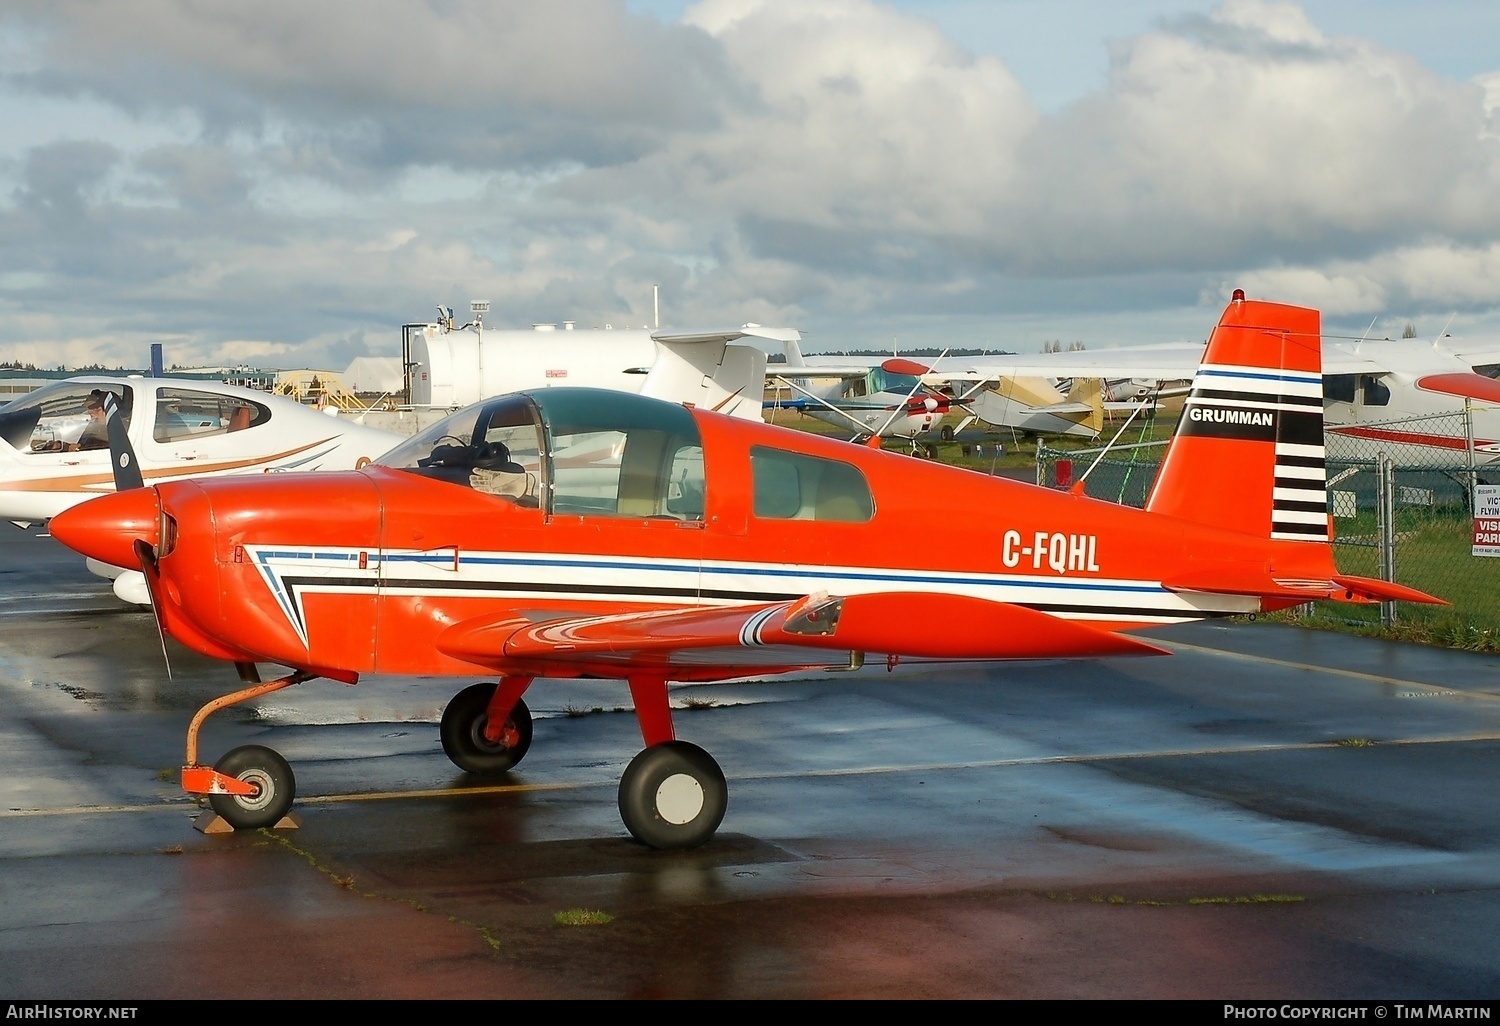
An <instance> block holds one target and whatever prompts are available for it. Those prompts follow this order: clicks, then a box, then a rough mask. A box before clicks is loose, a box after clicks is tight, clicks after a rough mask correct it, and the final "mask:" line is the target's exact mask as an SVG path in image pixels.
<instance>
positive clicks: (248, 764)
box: [208, 745, 297, 830]
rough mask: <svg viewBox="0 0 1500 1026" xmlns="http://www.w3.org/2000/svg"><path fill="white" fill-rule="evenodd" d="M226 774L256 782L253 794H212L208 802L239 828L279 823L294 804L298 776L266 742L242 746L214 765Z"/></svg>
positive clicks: (246, 781)
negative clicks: (265, 745) (264, 744)
mask: <svg viewBox="0 0 1500 1026" xmlns="http://www.w3.org/2000/svg"><path fill="white" fill-rule="evenodd" d="M214 769H215V770H216V771H217V772H219V773H222V774H224V775H225V776H226V777H234V778H235V779H236V780H243V781H244V782H245V783H247V784H253V785H254V786H255V787H256V789H257V790H256V792H255V793H254V794H251V795H238V794H211V795H209V796H208V804H209V805H210V806H212V808H213V810H214V812H216V813H218V814H219V816H220V817H221V818H222V819H223V820H224V822H226V823H228V824H229V825H230V826H232V827H234V828H235V829H236V830H254V829H257V828H259V827H268V826H275V825H276V824H277V823H278V822H280V821H281V817H282V816H285V815H286V814H287V812H288V810H290V809H291V807H292V799H293V798H295V797H296V796H297V779H296V777H294V776H293V775H292V767H291V766H289V765H288V764H287V761H286V760H285V759H283V758H282V757H281V756H280V755H277V754H276V753H275V752H273V751H272V750H271V749H269V748H266V747H264V746H263V745H241V746H240V747H239V748H236V749H234V750H232V751H230V752H229V753H228V754H227V755H225V756H224V758H222V759H220V760H219V761H218V762H217V763H215V764H214Z"/></svg>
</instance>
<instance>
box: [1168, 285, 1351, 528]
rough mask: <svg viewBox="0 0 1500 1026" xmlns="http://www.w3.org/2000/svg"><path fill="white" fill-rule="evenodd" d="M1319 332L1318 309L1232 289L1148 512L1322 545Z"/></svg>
mask: <svg viewBox="0 0 1500 1026" xmlns="http://www.w3.org/2000/svg"><path fill="white" fill-rule="evenodd" d="M1321 330H1322V329H1321V325H1320V318H1319V315H1318V311H1316V310H1309V309H1306V308H1304V307H1297V306H1283V305H1281V304H1278V303H1264V302H1259V301H1256V300H1247V299H1246V298H1245V294H1244V293H1243V292H1242V291H1240V290H1239V289H1236V290H1235V293H1234V299H1233V300H1231V301H1230V304H1229V306H1228V307H1227V308H1226V309H1225V311H1224V315H1223V316H1222V317H1221V318H1220V319H1219V323H1218V326H1217V327H1215V328H1214V331H1213V334H1212V335H1210V336H1209V339H1208V347H1207V349H1205V350H1204V353H1203V362H1202V365H1201V366H1199V368H1198V373H1197V374H1196V375H1195V376H1194V378H1193V387H1192V391H1191V392H1190V393H1189V395H1188V397H1187V400H1186V403H1185V404H1184V406H1183V410H1182V419H1181V420H1180V421H1179V422H1178V424H1177V433H1176V434H1175V435H1174V436H1173V438H1172V442H1171V444H1170V445H1169V446H1168V447H1167V455H1166V458H1165V459H1164V460H1163V461H1162V465H1161V471H1160V473H1158V474H1157V477H1156V483H1155V484H1154V485H1153V486H1152V490H1151V497H1150V498H1149V499H1148V500H1147V502H1146V508H1147V509H1148V510H1151V511H1152V512H1155V513H1164V514H1167V515H1169V516H1175V517H1181V518H1182V519H1184V520H1191V521H1194V522H1197V523H1203V524H1212V525H1214V526H1217V527H1226V528H1229V529H1231V530H1236V531H1241V532H1243V533H1245V534H1252V535H1256V536H1257V537H1261V538H1267V537H1269V538H1272V539H1280V540H1287V541H1309V542H1327V541H1329V537H1328V490H1327V478H1326V475H1325V472H1324V464H1323V377H1322V368H1323V359H1322V337H1321Z"/></svg>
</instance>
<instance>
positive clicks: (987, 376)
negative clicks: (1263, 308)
mask: <svg viewBox="0 0 1500 1026" xmlns="http://www.w3.org/2000/svg"><path fill="white" fill-rule="evenodd" d="M1202 357H1203V344H1202V343H1198V342H1184V343H1166V344H1163V345H1156V346H1135V347H1131V348H1122V349H1098V350H1091V349H1079V350H1074V351H1071V352H1065V353H1019V354H1016V355H1013V356H1011V355H1002V356H960V357H953V358H950V359H947V360H943V361H940V362H938V363H937V365H936V366H933V367H928V368H926V374H927V376H929V377H931V378H941V379H943V380H945V381H993V380H996V379H999V378H1017V377H1033V378H1145V379H1152V378H1154V379H1156V380H1160V381H1177V380H1181V379H1185V378H1191V377H1192V376H1193V374H1194V373H1195V372H1196V371H1197V369H1198V364H1199V362H1200V360H1201V359H1202ZM908 362H913V363H915V361H908ZM909 373H914V372H909Z"/></svg>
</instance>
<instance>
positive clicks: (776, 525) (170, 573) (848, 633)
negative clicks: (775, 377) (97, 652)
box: [52, 293, 1440, 848]
mask: <svg viewBox="0 0 1500 1026" xmlns="http://www.w3.org/2000/svg"><path fill="white" fill-rule="evenodd" d="M1318 339H1319V316H1318V312H1317V311H1316V310H1308V309H1303V308H1298V307H1290V306H1280V305H1276V304H1272V303H1265V302H1253V301H1248V300H1246V299H1244V298H1243V294H1242V293H1236V295H1235V298H1234V299H1233V301H1232V302H1231V303H1230V304H1229V305H1228V307H1227V308H1226V309H1225V311H1224V314H1223V316H1222V318H1221V319H1220V322H1219V324H1218V326H1217V327H1216V328H1215V330H1214V332H1213V334H1212V336H1211V337H1210V340H1209V343H1208V350H1207V353H1206V355H1205V358H1204V362H1203V366H1202V367H1201V368H1200V369H1199V371H1198V374H1197V377H1196V379H1195V381H1194V387H1193V391H1192V394H1191V395H1190V396H1189V397H1188V398H1187V400H1186V410H1187V412H1186V414H1185V415H1184V416H1183V417H1182V419H1181V421H1180V423H1179V425H1178V429H1177V433H1176V435H1175V437H1174V438H1173V440H1172V442H1171V444H1170V446H1169V449H1168V452H1167V454H1166V457H1165V460H1164V462H1163V463H1162V467H1161V471H1160V473H1159V475H1158V476H1157V479H1156V483H1155V485H1154V490H1153V492H1152V494H1151V496H1150V498H1149V500H1148V502H1147V504H1146V508H1145V509H1144V510H1138V509H1132V508H1128V507H1124V506H1119V505H1116V504H1114V503H1109V502H1103V501H1099V500H1095V499H1090V498H1088V497H1087V496H1085V495H1083V494H1082V493H1081V491H1079V490H1074V491H1072V492H1059V491H1054V490H1050V489H1043V488H1038V487H1036V486H1034V485H1028V484H1024V483H1021V482H1016V481H1011V480H1007V479H1003V478H991V477H987V476H984V475H979V474H973V473H969V472H967V471H963V470H958V469H954V468H951V467H945V466H941V465H938V464H934V463H929V462H926V461H915V460H910V459H907V458H905V457H902V456H899V455H896V454H893V453H887V452H881V451H878V450H875V449H870V448H866V447H860V446H851V445H848V444H846V443H843V442H839V441H835V440H832V439H828V438H823V437H818V436H816V435H812V434H809V433H806V432H799V431H793V430H789V429H785V428H778V427H776V426H774V425H768V424H758V423H753V422H749V421H746V420H740V419H735V418H731V417H727V416H723V415H720V414H715V413H712V412H710V411H706V410H703V409H700V408H692V407H688V406H686V405H674V404H669V403H664V402H660V401H656V400H651V399H647V398H643V397H641V396H637V395H630V394H627V393H621V392H607V391H596V390H592V389H570V388H554V389H536V390H532V391H529V392H522V393H517V394H512V395H508V396H502V397H499V398H495V399H492V400H487V401H484V402H482V403H479V404H477V405H475V406H472V407H469V408H467V409H465V410H463V411H460V412H459V413H457V414H455V415H454V416H453V417H452V418H450V419H448V420H446V421H444V422H443V423H442V424H439V425H436V426H434V427H432V428H431V429H429V430H427V431H424V432H422V433H421V434H420V435H417V436H415V437H413V438H412V439H411V440H410V441H408V442H407V443H405V444H403V445H401V446H398V447H397V448H396V449H394V450H392V451H391V452H389V453H387V454H386V455H384V456H382V457H381V458H380V459H378V460H376V461H375V462H373V463H371V464H370V465H369V466H366V467H365V468H363V469H362V470H359V471H354V472H348V473H324V474H302V475H270V476H259V477H246V476H241V477H232V478H228V477H226V478H197V479H189V480H183V481H168V482H163V483H159V484H156V485H155V486H154V487H151V488H135V489H130V488H127V487H126V485H127V484H128V483H129V482H128V481H125V480H124V479H123V478H122V484H121V489H122V490H120V491H117V492H116V493H115V494H113V495H108V496H105V497H103V498H100V499H96V500H93V501H92V502H89V503H86V504H84V505H80V506H77V507H74V508H73V509H70V510H68V511H66V512H64V513H62V514H60V515H59V516H57V517H56V518H55V519H54V520H53V523H52V529H53V534H54V535H55V536H56V537H57V538H58V539H60V540H61V541H62V542H64V543H65V544H67V545H69V546H72V547H73V548H75V549H77V550H78V551H80V552H83V553H85V554H87V555H89V556H91V557H92V558H94V559H97V560H102V561H104V562H111V563H119V562H122V561H128V560H131V559H137V560H139V561H140V565H141V567H142V570H143V572H144V573H145V575H146V578H147V581H148V583H149V585H150V590H151V596H152V599H153V603H154V609H155V612H156V615H157V618H158V624H159V626H160V629H161V630H162V631H163V632H164V633H165V634H166V635H170V636H171V637H173V638H175V639H177V640H178V641H179V642H181V643H182V644H184V645H186V646H188V647H189V648H191V649H193V650H195V651H197V652H201V653H203V654H205V655H208V656H212V657H215V658H218V659H222V660H225V661H228V662H232V663H234V664H236V666H237V668H238V669H239V672H240V676H241V678H242V679H243V680H245V681H246V682H247V683H248V684H249V686H247V687H245V688H243V689H242V690H239V691H237V692H235V693H233V694H230V695H226V696H224V697H222V698H220V699H218V700H217V701H215V702H213V703H210V704H209V705H207V706H205V707H204V709H203V710H201V711H200V712H199V713H198V715H197V716H196V717H195V718H194V720H193V721H192V723H191V724H190V726H189V728H188V734H187V765H186V766H185V767H184V770H183V786H184V787H185V788H186V789H187V790H188V791H190V792H192V793H196V794H206V795H208V796H209V801H210V804H211V805H212V807H213V809H214V810H215V811H216V812H217V813H218V815H219V816H221V817H223V819H224V820H226V821H227V822H228V823H230V824H231V825H232V826H234V827H236V828H250V827H263V826H271V825H274V824H276V823H277V822H279V821H280V820H281V817H282V816H283V815H284V814H285V813H286V812H287V811H288V810H289V808H290V807H291V804H292V801H293V795H294V791H295V781H294V777H293V773H292V769H291V767H290V766H289V765H288V764H287V762H286V761H285V760H284V759H283V758H282V757H281V756H280V755H278V754H277V753H276V752H274V751H272V750H271V749H269V748H266V747H264V746H261V745H246V746H243V747H239V748H236V749H234V750H233V751H231V752H229V753H227V754H226V755H225V756H224V757H223V758H221V759H220V760H219V761H218V762H217V763H216V764H215V765H214V766H213V767H209V766H206V765H202V764H200V763H199V760H198V732H199V728H200V726H201V724H202V722H203V720H204V719H205V718H206V717H207V716H208V715H209V714H210V713H212V712H213V711H215V710H217V709H222V708H226V707H228V706H231V705H234V704H237V703H240V702H245V701H248V700H251V699H254V698H256V697H259V696H263V695H266V694H268V693H271V692H274V691H277V690H279V689H282V688H285V687H289V686H291V685H293V684H298V683H302V682H304V681H308V680H311V679H313V678H316V677H326V678H329V679H332V680H336V681H340V682H343V683H345V684H354V683H355V682H356V681H358V679H359V677H360V675H361V674H369V673H401V674H420V675H423V676H440V675H446V676H456V677H473V676H474V675H475V674H479V673H487V674H491V675H494V676H495V677H497V678H498V683H489V682H485V683H480V684H474V685H471V686H469V687H466V688H464V689H463V690H462V691H460V692H459V693H458V694H457V696H456V697H454V698H453V699H452V701H450V702H449V703H448V706H447V708H446V709H445V711H444V713H443V716H442V722H441V725H440V735H441V738H442V743H443V748H444V751H445V752H446V753H447V755H448V757H449V758H450V759H451V760H452V761H453V762H454V763H455V764H456V765H457V766H459V767H460V768H462V769H464V770H466V771H469V772H472V773H501V772H504V771H506V770H509V769H510V768H512V767H514V766H515V765H516V764H517V763H518V762H520V761H521V759H522V758H524V756H525V755H526V752H527V749H528V748H529V746H530V744H531V741H532V722H531V715H530V713H529V712H528V710H527V707H526V704H525V702H524V700H523V695H524V694H525V692H526V690H527V689H528V688H529V687H530V686H531V684H532V682H533V681H534V680H535V679H537V678H539V677H553V678H556V677H572V678H589V679H596V678H604V679H623V680H625V681H626V682H627V684H628V686H629V690H630V694H631V697H632V699H633V701H634V706H635V711H636V716H637V719H638V721H639V724H640V729H641V734H642V737H643V739H644V743H645V748H644V749H643V750H642V751H641V752H640V754H638V755H637V756H636V757H635V758H634V759H633V760H632V761H631V762H630V764H629V766H628V767H627V768H626V769H625V771H624V774H623V776H622V777H621V780H620V788H619V807H620V814H621V817H622V819H623V820H624V823H625V826H626V828H627V829H628V830H629V832H630V833H631V835H633V836H634V837H635V838H637V839H638V840H639V841H641V842H643V843H644V844H646V845H649V846H651V847H654V848H683V847H691V846H693V845H697V844H701V843H703V842H704V841H706V840H708V839H709V838H710V837H711V836H712V835H713V834H714V832H715V831H716V830H717V829H718V827H719V824H720V822H721V821H722V819H723V816H724V814H725V809H726V807H727V803H728V787H727V784H726V782H725V778H724V774H723V772H722V770H721V769H720V768H719V766H718V764H717V763H716V762H715V761H714V759H713V757H712V756H711V755H709V754H708V752H706V751H704V750H703V749H702V748H700V747H698V746H696V745H693V744H691V743H689V742H687V741H684V740H680V739H678V738H677V736H676V731H675V728H674V724H673V716H672V710H671V706H670V703H669V701H668V684H669V683H670V682H674V681H678V682H708V681H717V680H724V679H727V678H733V677H739V676H743V675H745V674H748V673H778V672H787V671H793V670H799V671H800V670H809V669H814V668H838V667H843V668H850V667H855V666H858V665H860V664H861V663H862V661H863V660H865V659H866V658H868V657H874V658H877V659H878V658H881V657H884V659H885V660H886V663H887V665H888V666H894V665H895V663H896V662H897V661H899V660H902V659H923V660H1003V659H1032V658H1052V657H1060V656H1105V655H1126V654H1156V653H1162V651H1163V650H1162V649H1160V648H1158V647H1157V646H1154V645H1152V644H1150V643H1149V642H1147V641H1144V640H1142V639H1140V638H1138V637H1136V636H1135V635H1134V634H1133V633H1132V632H1134V631H1136V630H1139V629H1145V628H1150V627H1155V626H1160V625H1164V624H1172V623H1178V622H1182V621H1187V620H1195V619H1200V618H1203V617H1212V616H1225V615H1233V614H1239V613H1252V612H1257V611H1261V610H1273V609H1280V608H1284V607H1288V606H1293V605H1298V604H1301V603H1304V602H1307V601H1310V600H1313V599H1336V600H1343V601H1353V602H1374V601H1380V600H1406V601H1413V602H1435V601H1440V600H1437V599H1433V598H1432V597H1431V596H1428V595H1426V594H1423V593H1422V592H1418V591H1415V590H1413V589H1410V588H1406V587H1403V586H1400V585H1395V584H1389V583H1385V582H1382V581H1378V580H1370V579H1366V578H1361V577H1354V576H1350V575H1346V574H1340V573H1339V572H1338V570H1337V569H1336V567H1335V564H1334V559H1333V554H1332V546H1331V544H1330V540H1329V521H1328V514H1327V497H1326V484H1325V479H1324V472H1323V445H1322V441H1323V435H1322V413H1321V406H1322V389H1321V385H1322V379H1321V374H1320V363H1319V345H1318ZM114 444H116V445H119V443H118V442H116V443H114ZM121 455H123V456H126V457H128V452H122V453H121ZM122 462H123V463H124V464H125V465H129V460H128V458H127V459H125V460H123V461H122ZM934 495H941V496H943V499H944V501H943V502H942V503H941V504H938V505H934V504H933V502H932V497H933V496H934ZM953 508H963V509H982V510H985V511H986V515H984V516H976V517H959V518H954V517H952V516H951V515H950V511H951V510H952V509H953ZM330 509H337V510H338V511H339V516H338V517H337V518H330V517H329V516H328V515H327V511H328V510H330ZM935 538H940V539H942V541H941V543H940V544H931V540H932V539H935ZM923 540H925V543H924V541H923ZM260 664H271V665H275V666H281V667H286V668H289V669H290V670H291V672H290V673H289V674H287V675H286V676H283V677H280V678H278V679H276V680H272V681H267V682H263V683H262V682H259V676H258V671H257V667H258V666H259V665H260Z"/></svg>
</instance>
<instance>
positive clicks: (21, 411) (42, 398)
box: [0, 380, 131, 452]
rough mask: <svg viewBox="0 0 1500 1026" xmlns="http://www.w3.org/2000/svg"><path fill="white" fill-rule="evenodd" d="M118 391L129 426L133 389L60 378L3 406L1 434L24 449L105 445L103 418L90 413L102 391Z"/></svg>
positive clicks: (122, 415)
mask: <svg viewBox="0 0 1500 1026" xmlns="http://www.w3.org/2000/svg"><path fill="white" fill-rule="evenodd" d="M105 391H110V392H113V393H114V394H115V398H116V400H117V401H118V402H119V404H120V418H121V422H122V423H123V424H124V425H125V426H126V428H129V427H130V407H131V390H130V389H129V388H126V387H125V386H123V385H119V384H112V383H109V382H99V381H72V380H70V381H59V382H57V383H56V384H52V385H46V386H44V387H42V388H39V389H37V390H36V391H34V392H32V393H30V394H28V395H24V396H22V397H21V398H19V399H17V400H16V401H15V402H12V403H7V404H6V405H5V406H3V407H0V438H3V439H5V441H6V442H8V443H10V446H11V448H13V449H17V450H19V451H21V452H56V451H60V450H64V449H103V448H107V447H108V445H109V440H108V438H107V437H106V435H105V433H104V429H103V421H102V418H100V417H99V416H98V414H92V415H91V414H90V412H89V410H90V407H93V406H96V405H97V404H98V402H99V395H100V394H101V393H102V392H105Z"/></svg>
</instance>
